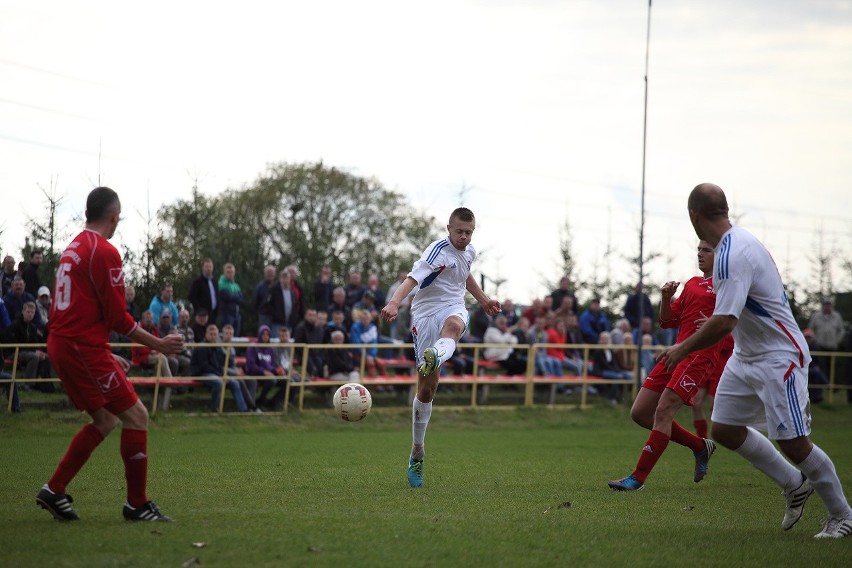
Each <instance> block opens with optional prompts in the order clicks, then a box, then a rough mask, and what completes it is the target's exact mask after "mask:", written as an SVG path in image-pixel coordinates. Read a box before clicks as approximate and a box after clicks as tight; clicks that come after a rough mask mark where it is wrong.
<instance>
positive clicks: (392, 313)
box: [382, 276, 417, 321]
mask: <svg viewBox="0 0 852 568" xmlns="http://www.w3.org/2000/svg"><path fill="white" fill-rule="evenodd" d="M415 286H417V280H415V279H414V278H412V277H411V276H409V277H407V278H406V279H405V281H403V283H402V284H400V285H399V287H398V288H397V289H396V292H394V293H393V298H391V299H390V300H389V301H388V303H387V304H385V307H384V308H382V318H383V319H384V320H385V321H393V320H394V319H396V315H397V313H398V312H399V304H400V303H402V300H404V299H405V297H406V296H408V295H409V294H410V293H411V291H412V290H414V287H415Z"/></svg>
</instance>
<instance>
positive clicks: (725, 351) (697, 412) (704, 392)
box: [692, 321, 734, 438]
mask: <svg viewBox="0 0 852 568" xmlns="http://www.w3.org/2000/svg"><path fill="white" fill-rule="evenodd" d="M703 324H704V322H703V321H702V322H701V324H700V325H699V326H698V327H701V325H703ZM733 353H734V336H733V335H731V334H730V333H729V334H728V335H726V336H725V339H723V340H722V341H721V343H720V345H719V360H718V361H717V363H716V368H715V369H713V371H712V372H711V373H710V374H709V375H708V376H707V381H706V382H705V383H704V385H703V386H701V387H700V388H699V389H698V392H696V393H695V398H694V399H693V401H692V424H693V425H694V426H695V433H696V434H698V435H699V436H701V437H702V438H706V437H707V418H706V417H705V415H704V409H703V408H702V405H703V404H704V399H706V398H707V397H708V396H709V397H710V412H711V413H712V412H713V399H714V398H715V397H716V388H717V387H718V386H719V379H720V378H722V371H724V370H725V364H726V363H727V362H728V359H730V358H731V355H732V354H733Z"/></svg>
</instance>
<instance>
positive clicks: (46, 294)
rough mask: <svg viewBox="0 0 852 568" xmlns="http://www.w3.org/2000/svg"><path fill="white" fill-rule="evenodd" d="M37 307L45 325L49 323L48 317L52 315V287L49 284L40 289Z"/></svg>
mask: <svg viewBox="0 0 852 568" xmlns="http://www.w3.org/2000/svg"><path fill="white" fill-rule="evenodd" d="M36 309H37V310H38V314H39V315H40V316H41V321H43V322H44V325H47V319H48V318H49V317H50V288H48V287H47V286H42V287H41V288H39V289H38V298H37V299H36Z"/></svg>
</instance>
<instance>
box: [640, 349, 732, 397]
mask: <svg viewBox="0 0 852 568" xmlns="http://www.w3.org/2000/svg"><path fill="white" fill-rule="evenodd" d="M715 368H716V361H715V359H713V358H712V357H708V356H706V355H703V354H700V353H699V354H696V353H691V354H690V355H689V356H688V357H687V358H686V359H684V360H683V361H681V362H680V363H678V364H677V366H676V367H675V368H674V371H673V372H671V373H669V371H668V369H667V368H666V364H665V362H664V361H660V362H659V363H657V365H656V366H655V367H654V369H653V370H652V371H651V374H650V375H648V377H647V378H646V379H645V382H644V383H642V388H643V389H648V390H652V391H654V392H663V389H665V388H670V389H672V390H673V391H675V392H676V393H677V395H678V396H679V397H680V398H681V399H683V402H684V404H686V405H688V406H692V400H693V399H694V398H695V393H696V392H697V391H698V389H699V388H700V387H701V386H702V385H704V383H705V382H706V381H707V378H708V377H709V376H710V374H711V373H712V372H713V370H715ZM714 391H715V389H714Z"/></svg>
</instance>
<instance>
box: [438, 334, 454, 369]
mask: <svg viewBox="0 0 852 568" xmlns="http://www.w3.org/2000/svg"><path fill="white" fill-rule="evenodd" d="M435 349H437V350H438V361H440V364H439V366H440V365H443V364H444V363H446V362H447V361H448V360H449V358H450V357H452V356H453V353H455V352H456V342H455V341H453V340H452V339H451V338H449V337H442V338H441V339H439V340H438V341H436V342H435Z"/></svg>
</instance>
